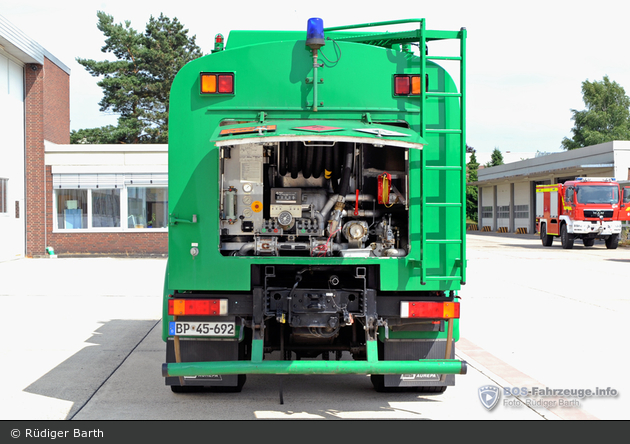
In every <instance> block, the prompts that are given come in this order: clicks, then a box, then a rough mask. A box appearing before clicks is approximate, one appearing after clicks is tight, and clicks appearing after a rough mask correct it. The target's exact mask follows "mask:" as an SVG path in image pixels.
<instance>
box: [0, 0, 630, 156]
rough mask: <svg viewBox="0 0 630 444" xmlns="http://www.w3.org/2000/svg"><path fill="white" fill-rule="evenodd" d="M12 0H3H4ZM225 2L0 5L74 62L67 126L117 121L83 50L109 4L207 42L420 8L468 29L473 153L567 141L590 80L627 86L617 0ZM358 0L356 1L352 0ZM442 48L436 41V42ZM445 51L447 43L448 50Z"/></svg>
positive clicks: (629, 64)
mask: <svg viewBox="0 0 630 444" xmlns="http://www.w3.org/2000/svg"><path fill="white" fill-rule="evenodd" d="M4 2H5V3H8V0H4ZM311 3H312V5H313V6H311V5H310V4H309V3H308V2H296V1H295V0H292V1H284V0H268V1H266V2H260V1H256V2H254V1H249V0H248V1H245V2H238V3H236V2H233V1H232V2H220V1H216V0H212V1H207V2H205V5H207V6H204V2H199V1H194V2H189V1H185V0H183V1H179V2H172V1H164V0H152V1H142V2H139V1H135V0H127V1H121V0H112V1H93V0H81V1H78V0H65V1H64V0H57V1H55V2H52V1H50V0H29V1H28V2H14V3H12V4H10V5H3V6H0V14H1V15H3V16H4V17H5V18H6V19H7V20H9V21H10V22H12V23H13V24H14V25H15V26H17V27H18V28H20V29H21V30H22V31H23V32H24V33H25V34H26V35H28V36H29V37H30V38H32V39H34V40H35V41H37V42H38V43H39V44H41V45H42V46H43V47H44V48H46V49H47V50H48V51H50V52H51V53H52V54H53V55H55V57H57V58H58V59H60V60H61V61H62V62H63V63H65V64H66V65H67V66H68V67H70V69H71V70H72V74H71V81H70V119H71V128H72V129H80V128H91V127H98V126H102V125H106V124H109V123H115V122H116V116H114V115H111V114H106V113H101V112H99V107H98V102H99V100H100V99H101V97H102V93H101V89H100V88H99V87H98V86H96V82H97V81H98V79H96V78H94V77H92V76H90V75H89V74H88V73H87V72H86V71H85V69H84V68H83V67H82V66H80V65H79V64H78V63H76V61H75V58H76V57H83V58H92V59H96V60H102V59H105V58H106V55H105V54H103V53H102V52H101V51H100V48H101V46H102V45H103V42H104V38H103V35H102V33H101V32H100V31H99V30H98V29H97V28H96V21H97V18H96V12H97V11H98V10H102V11H105V12H107V13H108V14H110V15H112V16H113V17H114V20H115V21H116V22H123V21H125V20H130V21H131V25H132V27H134V28H135V29H136V30H138V31H144V27H145V24H146V23H147V21H148V19H149V17H150V15H153V16H159V15H160V13H164V14H165V15H166V16H168V17H170V18H174V17H177V18H178V19H179V20H180V22H182V23H183V24H184V25H185V26H186V27H187V28H188V29H189V33H190V34H191V35H196V36H197V43H198V45H199V46H200V47H201V48H202V50H203V51H204V53H208V52H210V50H211V49H212V46H213V39H214V35H215V34H216V33H218V32H221V33H223V34H224V35H226V36H227V34H228V33H229V31H230V30H231V29H286V30H302V29H304V30H306V22H307V20H308V18H310V17H321V18H322V19H323V21H324V25H325V26H338V25H346V24H355V23H367V22H374V21H382V20H397V19H403V18H425V19H426V20H427V28H429V29H446V30H458V29H460V28H461V27H465V28H466V29H467V30H468V40H467V50H468V51H467V57H468V65H467V74H468V75H467V91H468V95H467V100H468V106H467V128H468V144H469V145H472V146H473V147H475V149H476V150H477V152H478V153H489V152H491V151H492V150H493V149H494V148H495V147H498V148H499V149H500V150H501V151H502V152H507V151H510V152H513V153H514V152H523V153H525V152H536V151H546V152H555V151H560V150H561V148H560V142H561V140H562V138H563V137H570V136H571V128H572V127H573V121H572V120H571V116H572V114H571V109H578V110H581V109H584V103H583V102H582V93H581V86H582V82H583V81H584V80H587V79H588V80H590V81H594V80H602V78H603V77H604V76H605V75H608V76H609V78H610V79H611V80H613V81H616V82H617V83H619V84H620V85H621V86H622V87H624V88H625V89H626V92H627V93H630V57H628V55H627V54H628V52H627V47H628V31H627V15H628V12H629V11H630V7H629V6H623V5H624V3H622V2H620V1H618V0H617V1H610V0H600V1H598V2H592V1H581V0H577V1H555V0H548V1H539V0H532V1H528V2H505V1H494V0H493V1H490V0H487V1H484V0H480V1H470V0H468V1H460V0H451V1H442V2H436V1H434V2H421V1H417V0H415V1H411V0H399V1H397V2H380V3H382V6H379V4H380V3H377V2H366V3H363V4H362V3H359V2H346V1H344V0H337V1H328V0H320V1H318V2H311ZM351 5H352V6H351ZM432 50H435V51H436V52H437V51H438V49H437V48H436V49H433V48H432V47H431V46H430V47H429V51H430V53H431V51H432ZM444 50H445V51H448V50H449V49H448V48H445V49H444Z"/></svg>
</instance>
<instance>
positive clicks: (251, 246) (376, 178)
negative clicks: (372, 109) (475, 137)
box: [220, 140, 409, 258]
mask: <svg viewBox="0 0 630 444" xmlns="http://www.w3.org/2000/svg"><path fill="white" fill-rule="evenodd" d="M408 159H409V153H408V149H407V148H401V147H394V146H388V145H374V144H365V143H354V142H334V143H332V142H329V141H327V142H307V141H303V140H298V141H289V142H286V141H281V142H271V143H264V144H263V143H244V144H238V145H233V146H224V147H222V148H221V160H220V180H221V183H220V186H221V188H220V189H221V196H220V221H221V223H220V230H221V233H220V241H221V244H220V250H221V252H222V254H223V255H241V256H261V255H266V256H302V257H309V256H310V257H333V256H334V257H366V258H367V257H402V256H406V255H407V253H408V251H409V205H408V196H409V180H408V177H409V161H408Z"/></svg>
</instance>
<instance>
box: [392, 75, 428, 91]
mask: <svg viewBox="0 0 630 444" xmlns="http://www.w3.org/2000/svg"><path fill="white" fill-rule="evenodd" d="M421 93H422V85H421V82H420V76H418V75H395V76H394V95H395V96H419V95H420V94H421Z"/></svg>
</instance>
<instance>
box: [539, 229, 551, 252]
mask: <svg viewBox="0 0 630 444" xmlns="http://www.w3.org/2000/svg"><path fill="white" fill-rule="evenodd" d="M540 239H541V240H542V244H543V245H544V246H545V247H551V244H553V236H552V235H551V234H547V225H546V224H545V225H543V226H542V228H541V230H540Z"/></svg>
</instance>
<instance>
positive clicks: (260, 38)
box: [163, 18, 466, 392]
mask: <svg viewBox="0 0 630 444" xmlns="http://www.w3.org/2000/svg"><path fill="white" fill-rule="evenodd" d="M400 24H407V26H410V27H412V29H411V30H409V31H391V32H381V31H374V30H371V29H369V30H365V29H361V28H372V27H376V26H385V25H400ZM436 40H451V41H452V42H453V43H454V44H455V45H454V47H455V48H456V49H457V52H458V55H452V54H450V55H447V56H444V55H440V54H434V55H432V56H429V55H428V54H427V50H429V51H430V48H431V42H433V41H436ZM465 42H466V30H465V29H461V30H459V31H431V30H427V29H426V28H425V21H424V19H413V20H401V21H396V22H387V23H372V24H367V25H356V26H342V27H336V28H327V29H324V28H323V23H322V20H321V19H318V18H314V19H310V20H309V21H308V24H307V30H306V32H304V31H232V32H231V33H230V35H229V37H228V39H227V42H226V44H225V49H223V37H222V36H221V35H217V45H216V50H215V51H214V52H213V53H212V54H210V55H207V56H205V57H202V58H199V59H197V60H194V61H192V62H190V63H188V64H187V65H186V66H184V67H183V68H182V69H181V71H180V72H179V73H178V74H177V76H176V78H175V81H174V82H173V87H172V90H171V96H170V113H169V215H170V216H169V217H170V219H169V259H168V266H167V275H166V279H165V291H164V305H163V307H164V312H163V313H164V314H163V328H164V330H163V339H164V341H165V342H166V363H165V364H164V365H163V375H164V377H165V380H166V384H167V385H169V386H171V388H172V390H173V391H175V392H181V391H189V390H194V389H196V388H199V387H211V388H217V389H221V390H234V391H239V390H241V388H242V386H243V384H244V382H245V378H246V376H247V375H248V374H343V373H352V374H365V375H371V380H372V383H373V384H374V387H375V388H376V389H377V390H386V389H387V388H389V387H412V388H419V389H421V390H425V391H433V392H441V391H443V390H445V389H446V387H447V386H450V385H453V384H454V383H455V377H454V375H455V374H463V373H465V372H466V363H465V362H463V361H460V360H458V359H456V358H455V342H456V341H457V340H458V338H459V317H460V302H459V296H458V291H459V290H460V289H461V286H462V285H463V284H464V283H465V282H466V245H465V233H466V230H465V227H466V214H465V211H466V206H465V196H466V193H465V186H466V180H465V179H466V177H465V173H466V164H465V155H466V143H465V140H466V139H465V134H466V132H465ZM414 48H416V49H415V52H414ZM418 49H419V50H418ZM431 59H435V61H432V60H431ZM440 60H449V61H455V62H458V64H459V69H458V70H456V72H455V73H452V74H453V75H454V77H452V76H451V73H449V72H447V71H446V70H445V69H444V68H442V67H441V66H440V65H439V64H438V63H439V61H440ZM456 82H457V83H456Z"/></svg>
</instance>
